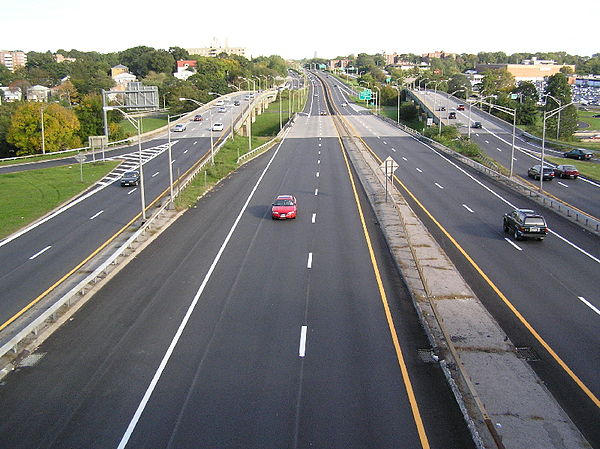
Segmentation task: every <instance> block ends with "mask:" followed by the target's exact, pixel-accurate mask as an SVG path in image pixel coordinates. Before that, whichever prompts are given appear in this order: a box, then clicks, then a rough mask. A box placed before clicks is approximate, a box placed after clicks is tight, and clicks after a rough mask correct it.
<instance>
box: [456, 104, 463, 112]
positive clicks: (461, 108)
mask: <svg viewBox="0 0 600 449" xmlns="http://www.w3.org/2000/svg"><path fill="white" fill-rule="evenodd" d="M456 110H457V111H464V110H465V105H464V104H459V105H458V107H457V108H456Z"/></svg>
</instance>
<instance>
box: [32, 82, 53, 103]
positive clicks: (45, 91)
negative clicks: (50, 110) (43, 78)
mask: <svg viewBox="0 0 600 449" xmlns="http://www.w3.org/2000/svg"><path fill="white" fill-rule="evenodd" d="M49 96H50V89H49V88H48V87H46V86H41V85H39V84H37V85H35V86H31V87H30V88H29V89H27V100H29V101H40V102H46V101H48V98H49Z"/></svg>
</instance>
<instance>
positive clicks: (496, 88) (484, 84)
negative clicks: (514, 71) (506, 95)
mask: <svg viewBox="0 0 600 449" xmlns="http://www.w3.org/2000/svg"><path fill="white" fill-rule="evenodd" d="M514 87H515V78H514V76H512V75H511V74H510V73H509V72H508V70H506V69H492V70H487V71H486V72H485V73H484V74H483V79H482V81H481V88H482V89H481V90H482V91H483V92H485V94H486V95H497V94H498V93H500V92H510V91H511V90H512V89H513V88H514Z"/></svg>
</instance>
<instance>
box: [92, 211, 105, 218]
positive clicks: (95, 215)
mask: <svg viewBox="0 0 600 449" xmlns="http://www.w3.org/2000/svg"><path fill="white" fill-rule="evenodd" d="M102 212H104V210H101V211H100V212H98V213H97V214H94V215H92V216H91V217H90V220H93V219H94V218H96V217H97V216H98V215H100V214H101V213H102Z"/></svg>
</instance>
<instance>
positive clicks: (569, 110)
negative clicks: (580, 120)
mask: <svg viewBox="0 0 600 449" xmlns="http://www.w3.org/2000/svg"><path fill="white" fill-rule="evenodd" d="M545 93H546V94H549V95H551V96H552V97H554V98H556V99H557V100H558V101H560V105H562V106H564V105H566V104H569V103H571V101H572V97H571V86H569V82H568V79H567V76H566V75H565V74H564V73H560V72H559V73H556V74H554V75H552V76H549V77H548V82H547V84H546V89H545ZM546 98H547V101H546V105H545V106H544V110H545V111H551V110H554V109H556V108H557V107H558V106H559V105H558V104H557V102H556V100H554V99H551V98H550V97H546ZM558 116H559V114H555V115H554V116H552V117H551V118H550V119H548V120H547V121H546V132H548V133H549V135H554V136H556V132H557V128H558V126H559V123H558ZM576 130H577V109H576V108H575V105H571V106H568V107H566V108H565V109H563V110H562V111H560V129H559V132H560V134H559V136H560V137H561V138H566V139H569V138H571V137H572V136H573V133H574V132H575V131H576Z"/></svg>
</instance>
